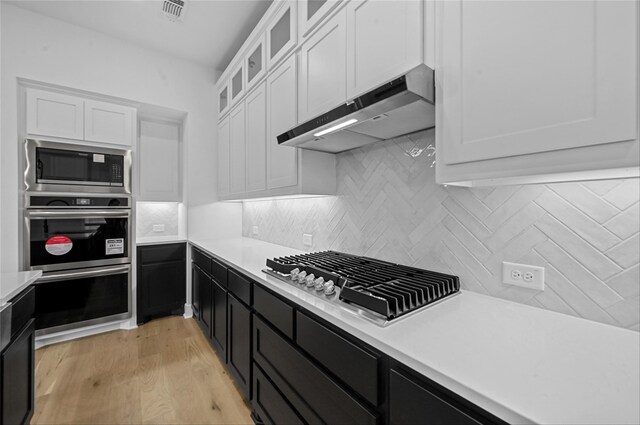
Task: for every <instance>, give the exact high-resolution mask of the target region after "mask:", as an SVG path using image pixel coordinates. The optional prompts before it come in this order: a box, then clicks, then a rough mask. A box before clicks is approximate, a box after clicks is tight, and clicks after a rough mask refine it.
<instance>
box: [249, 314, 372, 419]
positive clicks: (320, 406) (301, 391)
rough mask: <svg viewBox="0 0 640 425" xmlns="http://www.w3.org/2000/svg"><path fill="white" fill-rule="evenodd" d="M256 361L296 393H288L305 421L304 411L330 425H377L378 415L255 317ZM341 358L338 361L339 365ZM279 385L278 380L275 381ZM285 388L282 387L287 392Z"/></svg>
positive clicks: (270, 374) (271, 375)
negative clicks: (310, 412)
mask: <svg viewBox="0 0 640 425" xmlns="http://www.w3.org/2000/svg"><path fill="white" fill-rule="evenodd" d="M253 323H254V327H253V338H254V350H253V355H254V361H256V362H257V363H258V365H259V366H260V367H262V368H263V370H264V371H265V372H266V374H267V376H268V377H270V378H272V380H273V379H276V378H278V379H281V380H282V381H284V382H285V383H286V386H285V388H286V387H287V386H288V387H290V388H291V390H293V392H294V394H286V398H287V399H288V400H289V401H290V402H291V403H292V405H293V407H294V408H295V409H296V411H298V412H300V413H301V415H302V416H303V419H304V420H305V422H317V419H316V418H314V417H307V416H306V415H305V413H304V412H305V410H307V411H312V412H315V414H316V415H318V416H319V418H320V420H321V421H322V422H324V423H328V424H376V423H377V415H376V414H375V413H373V412H371V411H370V410H369V409H367V408H366V407H365V406H364V405H363V404H361V403H360V402H359V401H358V400H356V399H355V398H353V397H352V396H351V395H350V394H349V393H348V392H346V391H345V390H344V389H343V388H342V387H340V386H339V385H338V384H337V383H336V382H334V381H333V380H332V379H331V378H330V377H329V376H328V375H326V374H325V373H324V372H322V371H321V370H320V369H319V368H318V367H316V366H315V365H314V364H313V363H312V362H311V361H310V360H308V359H307V358H306V357H305V356H304V355H303V354H302V353H300V352H299V351H298V350H297V349H295V348H294V347H293V346H292V345H291V344H289V343H288V342H287V341H286V340H285V339H284V338H282V337H281V336H280V335H279V334H278V333H277V332H275V331H274V330H273V329H271V327H270V326H269V325H267V324H266V323H265V322H263V321H262V320H260V319H259V318H257V317H255V318H254V321H253ZM341 360H342V359H336V362H338V361H341ZM274 382H276V381H274ZM285 388H280V387H279V389H280V390H281V391H284V390H285Z"/></svg>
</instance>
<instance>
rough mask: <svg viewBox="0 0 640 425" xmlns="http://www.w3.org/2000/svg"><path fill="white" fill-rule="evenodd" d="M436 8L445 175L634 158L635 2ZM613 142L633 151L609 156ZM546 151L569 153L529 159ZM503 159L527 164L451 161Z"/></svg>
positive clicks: (560, 168) (572, 167) (573, 167)
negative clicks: (554, 157)
mask: <svg viewBox="0 0 640 425" xmlns="http://www.w3.org/2000/svg"><path fill="white" fill-rule="evenodd" d="M438 8H439V10H438V20H439V31H438V34H439V40H438V43H437V46H438V55H437V60H438V63H437V67H436V72H437V76H436V81H437V90H438V92H437V96H436V98H437V100H438V105H437V116H438V122H437V131H436V135H437V144H436V146H437V147H438V166H439V167H440V168H441V170H440V173H439V174H440V179H439V180H440V181H441V182H448V181H455V180H458V179H464V180H474V179H476V178H478V177H480V178H481V177H490V178H497V177H502V176H505V175H506V176H508V175H514V176H522V175H526V174H527V173H536V174H539V173H542V172H546V171H551V172H565V171H582V170H586V169H594V168H595V169H597V168H599V167H608V168H611V167H613V168H617V167H626V166H629V165H633V163H635V164H636V166H637V163H638V151H637V143H635V148H633V146H632V145H629V143H632V142H634V141H636V142H637V139H638V120H639V118H638V117H639V111H638V84H639V83H638V54H639V53H638V51H639V50H638V49H639V46H638V43H639V42H638V20H639V17H638V2H624V1H620V2H615V1H611V2H610V1H598V2H587V1H558V2H538V1H517V2H511V1H495V2H494V1H482V2H474V1H468V2H465V1H463V2H461V1H446V2H439V4H438ZM622 142H626V143H627V145H629V147H628V148H624V146H625V145H621V144H620V143H622ZM605 145H616V146H611V147H608V146H605ZM598 146H600V148H598V149H595V147H598ZM587 147H592V148H594V149H592V150H591V151H590V152H592V153H593V155H595V156H590V155H589V154H588V153H586V152H587V150H585V148H587ZM577 149H579V150H580V155H577V154H575V152H574V155H569V156H567V155H568V153H571V152H572V150H577ZM615 150H617V151H619V152H626V155H622V157H624V156H628V155H633V154H635V159H634V158H627V161H624V160H623V161H615V160H613V162H612V161H609V160H612V159H613V157H610V156H608V154H611V155H613V152H614V151H615ZM576 152H577V151H576ZM607 152H608V153H607ZM541 153H554V154H555V155H557V157H558V158H560V157H563V156H566V160H565V161H563V163H564V165H562V164H561V165H553V164H552V163H553V160H551V161H548V159H549V157H548V155H547V156H546V157H545V156H541V157H540V158H546V159H545V160H544V161H542V160H536V159H535V158H536V157H535V156H530V157H528V160H525V159H524V158H527V157H523V156H524V155H537V154H541ZM618 156H620V155H619V154H618ZM505 157H512V158H516V157H518V158H516V159H514V160H513V161H511V162H510V164H513V165H515V164H518V167H521V170H520V171H518V170H513V169H510V168H511V167H512V165H507V166H506V167H505V166H502V165H498V166H496V165H490V163H485V164H484V166H480V165H477V166H473V165H469V166H465V167H466V168H463V167H462V166H460V167H457V168H458V169H460V170H461V171H455V167H453V166H456V165H459V164H460V165H462V164H470V163H479V162H481V161H488V160H496V159H499V158H505ZM599 160H602V161H604V162H602V163H600V164H598V161H599ZM606 161H609V162H606ZM494 163H495V161H494ZM448 166H450V167H449V168H447V167H448ZM482 169H484V171H482ZM523 169H524V171H523ZM487 170H489V171H491V172H487Z"/></svg>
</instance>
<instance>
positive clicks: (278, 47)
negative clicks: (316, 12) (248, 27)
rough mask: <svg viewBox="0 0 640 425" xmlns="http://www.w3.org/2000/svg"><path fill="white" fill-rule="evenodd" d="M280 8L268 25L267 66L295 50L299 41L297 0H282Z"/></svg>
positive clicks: (274, 63) (271, 65)
mask: <svg viewBox="0 0 640 425" xmlns="http://www.w3.org/2000/svg"><path fill="white" fill-rule="evenodd" d="M277 5H278V7H279V9H278V11H277V13H276V14H275V15H274V17H273V19H272V20H271V23H270V24H269V25H268V26H267V31H266V32H267V68H271V67H273V66H274V65H276V63H277V62H278V61H279V60H280V59H283V58H285V57H286V56H287V54H288V53H289V52H290V51H291V50H293V48H294V47H295V46H296V43H297V36H298V34H297V27H298V25H297V23H298V15H297V2H296V1H280V2H278V3H277Z"/></svg>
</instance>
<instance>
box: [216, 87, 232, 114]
mask: <svg viewBox="0 0 640 425" xmlns="http://www.w3.org/2000/svg"><path fill="white" fill-rule="evenodd" d="M230 105H231V102H230V99H229V84H228V83H227V81H225V83H224V84H223V85H222V87H220V88H219V89H218V116H219V117H222V116H224V114H226V113H227V111H229V106H230Z"/></svg>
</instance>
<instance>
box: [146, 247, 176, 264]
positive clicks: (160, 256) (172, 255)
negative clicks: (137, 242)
mask: <svg viewBox="0 0 640 425" xmlns="http://www.w3.org/2000/svg"><path fill="white" fill-rule="evenodd" d="M185 258H186V247H185V244H184V243H174V244H166V245H143V246H139V247H138V263H139V264H149V263H163V262H165V261H183V260H184V259H185Z"/></svg>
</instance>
